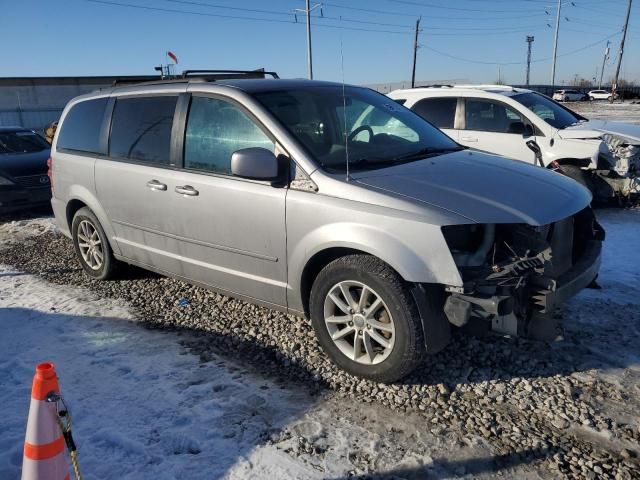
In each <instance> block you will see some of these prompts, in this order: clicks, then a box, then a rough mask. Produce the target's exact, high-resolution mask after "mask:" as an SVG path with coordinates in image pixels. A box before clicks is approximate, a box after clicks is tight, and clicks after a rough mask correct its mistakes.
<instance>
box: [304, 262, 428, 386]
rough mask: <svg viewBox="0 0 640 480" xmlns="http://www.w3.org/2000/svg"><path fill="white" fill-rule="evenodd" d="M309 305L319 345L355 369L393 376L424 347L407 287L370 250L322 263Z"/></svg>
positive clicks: (409, 366)
mask: <svg viewBox="0 0 640 480" xmlns="http://www.w3.org/2000/svg"><path fill="white" fill-rule="evenodd" d="M309 310H310V313H311V321H312V324H313V328H314V330H315V332H316V336H317V338H318V341H319V342H320V345H321V346H322V349H323V350H324V351H325V353H326V354H327V355H328V356H329V357H330V358H331V360H332V361H333V362H334V363H336V364H337V365H338V366H339V367H340V368H342V369H343V370H345V371H347V372H349V373H352V374H354V375H357V376H360V377H365V378H368V379H371V380H374V381H376V382H393V381H396V380H399V379H401V378H402V377H404V376H406V375H408V374H409V373H410V372H411V371H412V370H413V369H414V368H415V366H416V365H417V364H418V362H419V361H420V360H421V358H422V357H423V355H424V353H425V346H424V337H423V332H422V326H421V321H420V316H419V314H418V310H417V307H416V305H415V302H414V300H413V297H412V296H411V293H410V292H409V290H408V288H407V286H406V285H405V283H404V281H403V280H402V278H400V276H399V275H398V274H397V273H396V272H395V271H394V270H393V269H391V267H389V266H388V265H387V264H385V263H384V262H382V261H381V260H379V259H377V258H375V257H372V256H370V255H349V256H346V257H341V258H339V259H337V260H334V261H333V262H331V263H330V264H328V265H327V266H326V267H324V268H323V269H322V271H321V272H320V273H319V274H318V276H317V278H316V280H315V282H314V284H313V287H312V289H311V298H310V305H309Z"/></svg>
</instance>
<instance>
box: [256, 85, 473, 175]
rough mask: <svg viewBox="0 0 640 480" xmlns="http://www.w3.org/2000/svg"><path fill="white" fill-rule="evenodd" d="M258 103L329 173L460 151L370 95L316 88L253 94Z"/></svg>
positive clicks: (404, 112)
mask: <svg viewBox="0 0 640 480" xmlns="http://www.w3.org/2000/svg"><path fill="white" fill-rule="evenodd" d="M255 97H256V98H257V100H258V101H259V102H260V103H262V104H263V105H264V106H265V107H266V108H267V109H268V110H269V111H270V112H271V113H272V114H273V115H274V116H275V117H276V118H277V119H278V120H279V121H280V122H282V124H283V125H284V126H285V127H286V128H287V129H288V130H289V132H291V134H292V135H293V136H295V137H296V139H297V140H298V141H299V142H300V143H301V144H302V145H303V146H304V147H305V148H306V149H307V151H308V152H309V153H310V154H311V155H312V156H313V158H314V159H315V160H316V162H317V163H318V164H319V165H320V166H321V167H322V168H323V169H326V170H328V171H331V172H336V171H345V169H346V164H347V155H348V158H349V168H352V169H354V170H357V169H371V168H381V167H383V166H388V165H393V164H395V163H402V162H407V161H415V160H419V159H421V158H425V157H427V156H430V155H435V154H439V153H444V152H447V151H453V150H459V149H460V148H461V147H460V146H459V145H458V144H457V143H455V142H454V141H453V140H451V139H450V138H449V137H447V136H446V135H445V134H444V133H442V132H441V131H440V130H438V129H437V128H435V127H433V126H432V125H430V124H429V123H427V122H426V121H424V120H422V119H421V118H420V117H419V116H417V115H416V114H414V113H413V112H411V111H410V110H408V109H407V108H405V107H403V106H401V105H399V104H398V103H396V102H395V101H393V100H392V99H390V98H388V97H385V96H384V95H381V94H379V93H376V92H374V91H372V90H369V89H365V88H358V87H345V88H344V96H343V88H342V87H341V86H322V87H317V86H314V87H313V88H301V89H297V90H287V91H272V92H261V93H256V94H255Z"/></svg>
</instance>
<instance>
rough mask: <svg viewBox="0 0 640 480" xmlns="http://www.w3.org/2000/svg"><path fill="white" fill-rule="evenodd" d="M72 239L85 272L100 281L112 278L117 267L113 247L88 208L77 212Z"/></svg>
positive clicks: (72, 225) (72, 229)
mask: <svg viewBox="0 0 640 480" xmlns="http://www.w3.org/2000/svg"><path fill="white" fill-rule="evenodd" d="M71 237H72V239H73V246H74V248H75V251H76V256H77V257H78V260H79V261H80V265H81V266H82V268H83V270H84V271H85V272H86V273H87V274H88V275H89V276H91V277H93V278H95V279H98V280H106V279H109V278H112V277H113V275H114V272H115V270H116V266H117V260H116V259H115V258H114V256H113V251H112V250H111V245H109V241H108V240H107V236H106V234H105V233H104V230H103V229H102V226H101V225H100V222H99V221H98V219H97V218H96V216H95V215H94V213H93V212H92V211H91V210H90V209H89V208H87V207H83V208H81V209H80V210H78V211H77V212H76V214H75V215H74V217H73V222H72V224H71Z"/></svg>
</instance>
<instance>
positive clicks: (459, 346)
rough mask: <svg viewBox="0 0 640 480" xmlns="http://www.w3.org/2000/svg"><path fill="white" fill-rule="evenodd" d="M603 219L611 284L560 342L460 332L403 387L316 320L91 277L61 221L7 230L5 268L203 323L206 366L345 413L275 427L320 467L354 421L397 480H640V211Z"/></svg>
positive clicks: (167, 319)
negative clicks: (467, 453)
mask: <svg viewBox="0 0 640 480" xmlns="http://www.w3.org/2000/svg"><path fill="white" fill-rule="evenodd" d="M600 219H601V221H602V223H603V224H604V226H605V228H606V229H607V231H608V235H609V237H608V241H607V243H606V248H607V250H606V252H605V265H608V266H606V267H604V268H603V272H602V276H601V284H602V285H603V287H604V288H603V290H599V291H587V292H583V293H582V294H580V296H579V297H577V298H576V299H575V300H573V301H572V302H571V303H570V304H569V305H567V306H566V307H565V308H564V309H563V310H562V311H558V312H557V315H559V316H560V317H562V323H563V327H564V331H563V332H562V335H560V336H559V337H558V339H557V340H556V341H555V342H553V343H552V344H544V343H540V342H534V341H528V340H524V339H512V338H506V337H499V336H487V337H482V338H471V337H458V338H455V340H454V341H453V343H452V344H451V345H449V346H448V347H447V349H446V350H445V351H444V352H442V353H441V354H439V355H437V356H436V357H433V358H429V359H427V360H426V361H425V363H424V365H423V366H422V368H419V369H418V373H416V374H414V375H412V376H411V377H409V378H408V379H406V380H405V381H403V382H402V383H398V384H394V385H382V384H376V383H372V382H369V381H365V380H361V379H358V378H354V377H352V376H350V375H347V374H345V373H342V372H341V371H339V370H338V369H337V368H335V367H334V366H333V365H332V364H331V363H329V361H328V360H327V359H326V358H325V356H324V355H323V353H322V351H321V350H320V349H319V346H318V344H317V342H316V341H315V338H314V334H313V331H312V329H311V326H310V323H309V322H308V321H307V320H305V319H303V318H299V317H295V316H290V315H284V314H281V313H278V312H273V311H270V310H267V309H264V308H261V307H257V306H254V305H251V304H247V303H245V302H241V301H238V300H234V299H230V298H227V297H224V296H221V295H218V294H215V293H212V292H209V291H207V290H203V289H201V288H198V287H193V286H190V285H187V284H185V283H183V282H180V281H176V280H172V279H168V278H164V277H159V276H156V275H153V274H150V273H147V272H143V271H140V270H137V269H133V268H128V269H126V270H125V272H123V278H122V279H120V280H117V281H110V282H96V281H93V280H90V279H88V277H87V276H85V275H84V274H83V273H82V270H81V269H80V268H79V266H78V264H77V263H76V260H75V258H74V257H73V250H72V245H71V242H70V241H69V240H68V239H66V238H65V237H63V236H61V235H60V234H58V233H57V232H56V231H55V229H52V228H51V223H50V221H48V220H45V221H35V222H34V221H24V222H13V223H10V224H5V225H4V226H2V227H0V236H3V238H5V239H8V244H5V248H4V249H2V250H0V263H2V264H5V265H12V266H15V267H16V268H18V269H20V270H22V271H25V272H28V273H34V274H37V275H39V276H41V277H43V278H44V279H46V280H47V281H49V282H52V283H54V284H60V285H81V286H83V287H85V288H88V289H90V290H92V291H94V292H95V293H96V294H97V295H98V296H100V297H104V298H115V299H119V300H120V301H122V302H124V303H125V304H127V305H128V306H129V307H131V308H133V309H134V311H135V312H136V314H137V316H138V317H139V318H140V319H141V320H143V321H145V322H146V325H148V326H149V327H150V328H167V329H185V330H188V331H190V332H195V335H185V336H183V337H181V338H183V340H182V342H183V344H184V346H185V347H186V348H188V349H190V350H191V351H193V352H197V353H198V354H199V355H200V358H201V360H202V361H203V362H207V361H208V360H210V359H211V358H212V357H213V356H214V355H220V354H222V355H226V356H229V357H230V358H233V359H235V360H237V361H241V362H242V363H243V364H245V365H246V366H247V367H248V368H251V369H252V370H254V371H255V372H257V373H259V374H262V375H265V376H268V377H269V378H270V379H272V380H275V381H276V382H279V383H281V384H282V385H283V386H284V385H286V386H287V387H290V388H304V389H307V390H308V391H309V392H311V393H312V394H314V395H318V396H319V397H322V398H324V399H326V401H327V402H330V403H331V405H334V407H333V409H334V410H333V412H334V415H327V409H325V410H324V411H323V412H321V413H314V412H310V413H309V414H308V418H306V419H303V421H301V423H299V424H297V426H295V427H292V428H285V429H283V430H280V431H276V432H269V431H266V432H265V441H266V442H269V443H271V444H273V445H278V446H280V447H281V448H282V450H283V451H285V452H287V453H289V454H290V455H292V456H295V457H297V458H300V459H302V460H303V461H306V462H309V463H310V464H312V465H314V464H316V463H318V462H319V461H320V460H322V459H323V458H325V457H326V456H327V455H330V454H331V452H332V450H334V449H337V448H338V447H337V445H338V444H339V442H340V439H339V438H335V435H333V434H332V426H337V425H342V426H344V425H345V424H347V425H351V426H350V428H354V429H356V428H360V429H362V430H363V433H362V438H363V439H364V441H365V443H366V441H369V442H372V443H371V445H369V447H368V448H361V449H360V448H358V446H357V445H350V446H349V447H348V448H347V449H346V450H347V451H348V453H347V455H348V460H349V461H350V463H351V464H352V465H353V466H354V468H353V471H352V472H351V474H352V475H353V476H354V477H357V478H369V477H370V475H371V474H372V473H373V472H379V471H380V466H381V465H382V464H384V465H396V464H399V463H402V462H404V464H406V468H404V467H403V468H398V469H396V471H395V472H394V473H395V475H396V476H397V477H398V478H444V477H447V478H449V477H452V476H453V477H455V476H465V475H470V476H473V477H493V476H501V475H506V476H507V477H510V478H513V477H514V476H517V477H518V478H558V477H565V478H576V479H578V478H580V479H582V478H606V479H607V478H611V479H613V478H615V479H631V478H640V463H639V456H640V422H639V415H638V412H639V411H640V400H639V397H640V342H639V341H640V299H638V298H637V292H638V287H640V276H639V275H638V273H637V272H638V268H637V267H638V266H640V263H639V261H638V260H637V258H638V257H637V256H634V255H630V256H625V257H624V258H622V260H620V257H621V254H620V253H619V252H620V249H621V248H622V247H626V248H627V249H628V247H629V246H630V241H632V239H633V240H635V239H636V235H635V233H634V232H636V231H637V223H638V221H640V212H639V211H633V210H627V211H615V210H612V211H601V212H600ZM5 243H6V242H5ZM616 259H617V260H616ZM329 411H331V409H329ZM305 425H306V427H305ZM314 425H315V426H317V427H318V428H311V427H313V426H314ZM309 426H311V427H309ZM319 432H320V433H319ZM474 448H477V449H480V450H482V451H484V452H490V453H491V455H489V456H485V457H481V458H477V459H475V460H468V459H467V460H464V461H463V460H460V461H456V460H455V458H456V450H457V449H460V450H463V449H474ZM372 452H375V455H372ZM434 452H436V453H437V452H440V453H441V454H442V458H441V459H439V458H440V457H439V458H435V457H434V455H433V453H434ZM432 457H433V458H432ZM425 458H427V460H425ZM429 459H430V461H429ZM383 461H384V463H381V462H383Z"/></svg>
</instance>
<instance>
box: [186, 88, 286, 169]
mask: <svg viewBox="0 0 640 480" xmlns="http://www.w3.org/2000/svg"><path fill="white" fill-rule="evenodd" d="M251 147H261V148H266V149H267V150H271V151H272V152H273V151H274V150H275V144H274V142H273V140H271V139H270V138H269V137H268V136H267V134H266V133H264V132H263V131H262V130H261V129H260V127H258V126H257V125H256V124H255V122H254V121H253V120H252V119H251V118H249V116H248V115H247V114H246V113H244V112H243V111H242V109H241V108H240V107H238V106H236V105H235V104H233V103H231V102H228V101H225V100H221V99H218V98H211V97H193V98H192V100H191V106H190V108H189V115H188V117H187V128H186V133H185V140H184V167H185V168H188V169H194V170H203V171H206V172H213V173H219V174H224V175H230V174H231V155H232V154H233V152H235V151H236V150H241V149H243V148H251Z"/></svg>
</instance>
